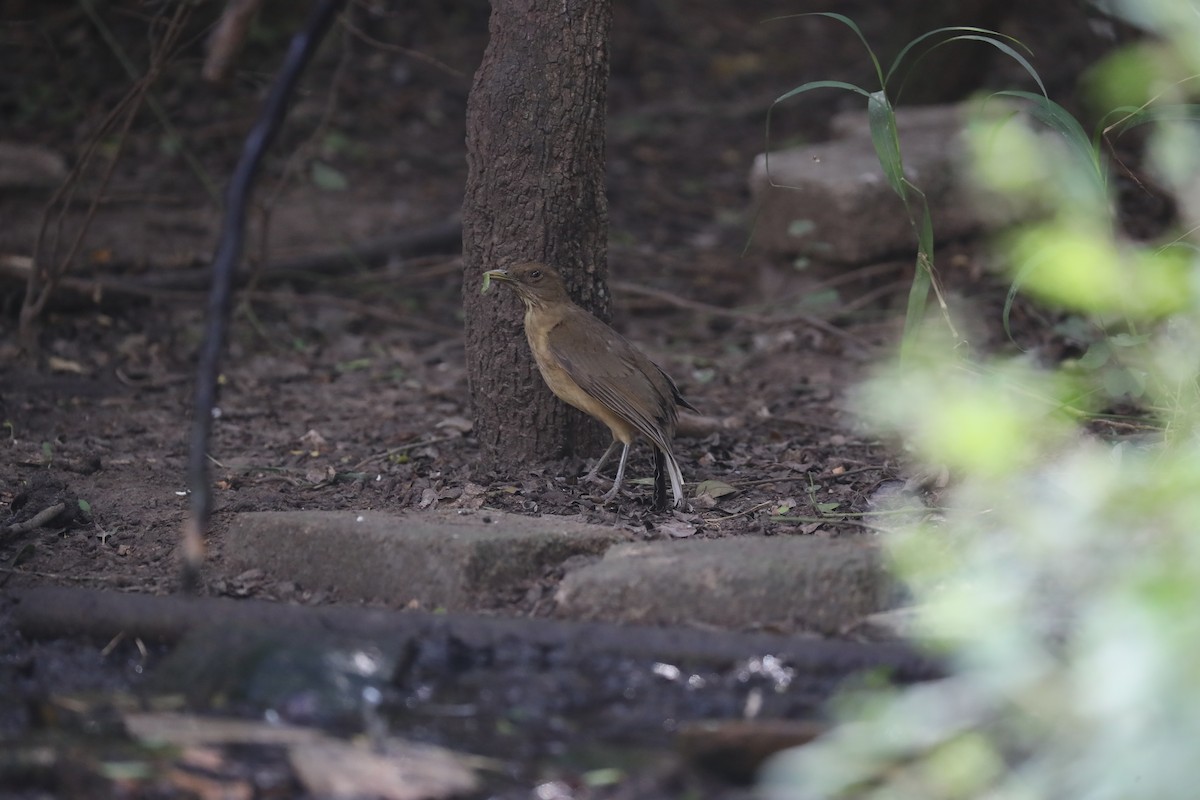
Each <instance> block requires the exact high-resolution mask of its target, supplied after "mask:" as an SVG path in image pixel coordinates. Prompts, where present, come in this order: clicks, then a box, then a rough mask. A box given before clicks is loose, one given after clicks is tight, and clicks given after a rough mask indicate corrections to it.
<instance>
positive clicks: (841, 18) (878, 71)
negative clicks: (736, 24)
mask: <svg viewBox="0 0 1200 800" xmlns="http://www.w3.org/2000/svg"><path fill="white" fill-rule="evenodd" d="M797 17H828V18H829V19H832V20H837V21H838V22H840V23H842V24H843V25H845V26H846V27H847V28H849V29H850V30H852V31H854V35H855V36H857V37H858V40H859V41H860V42H862V43H863V47H865V48H866V49H867V55H868V56H870V57H871V63H872V64H874V65H875V76H876V77H877V78H878V79H879V86H880V88H883V67H882V66H881V65H880V63H879V59H878V58H876V57H875V51H874V50H872V49H871V45H870V44H869V43H868V42H867V37H866V36H863V32H862V29H861V28H859V27H858V25H857V24H856V23H855V22H854V20H852V19H850V18H849V17H847V16H846V15H845V14H839V13H837V12H836V11H809V12H806V13H803V14H784V15H783V16H779V17H771V18H769V19H765V20H763V22H778V21H779V20H784V19H796V18H797Z"/></svg>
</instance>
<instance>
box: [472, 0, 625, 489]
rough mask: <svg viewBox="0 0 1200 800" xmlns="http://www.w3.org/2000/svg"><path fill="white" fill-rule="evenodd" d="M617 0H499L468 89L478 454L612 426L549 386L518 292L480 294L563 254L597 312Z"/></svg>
mask: <svg viewBox="0 0 1200 800" xmlns="http://www.w3.org/2000/svg"><path fill="white" fill-rule="evenodd" d="M610 17H611V6H610V0H493V2H492V13H491V21H490V23H489V32H490V40H489V42H488V46H487V50H486V51H485V53H484V56H483V62H482V64H481V65H480V67H479V71H478V72H477V73H476V74H475V82H474V85H473V86H472V88H471V95H470V98H469V100H468V102H467V166H468V175H467V186H466V196H465V199H464V202H463V262H464V265H463V306H464V312H465V318H466V350H467V376H468V381H469V383H470V389H471V399H472V403H473V406H474V415H475V435H476V437H477V439H478V441H479V443H480V446H481V451H482V452H481V456H482V458H481V461H482V466H483V467H484V468H485V469H487V468H490V469H497V470H499V471H501V472H508V473H512V472H515V471H517V470H518V469H519V468H520V467H521V466H522V465H528V464H531V463H544V462H546V461H549V460H553V459H558V458H561V457H563V456H566V455H572V454H575V453H579V454H582V455H588V454H592V453H594V454H595V455H599V453H600V451H601V449H602V448H603V446H604V444H605V443H606V441H607V435H606V434H605V432H604V431H603V430H602V428H601V426H599V424H598V423H595V422H594V421H592V420H591V419H589V418H588V417H586V416H585V415H583V414H581V413H580V412H578V411H576V410H575V409H573V408H570V407H568V406H567V405H566V404H564V403H562V402H560V401H559V400H558V399H557V398H555V397H554V396H553V395H552V394H551V393H550V390H549V389H547V388H546V386H545V384H544V383H543V381H542V379H541V375H539V374H538V371H537V367H536V366H535V365H534V362H533V357H532V355H531V354H530V352H529V346H528V344H527V343H526V341H525V335H524V331H523V327H522V324H523V316H524V315H523V310H522V308H521V304H520V303H519V302H518V301H517V299H516V297H515V296H513V294H512V293H511V292H506V291H504V290H503V287H496V288H497V289H498V291H497V290H494V291H492V292H490V293H488V294H487V295H481V294H480V287H481V284H482V274H483V272H484V271H485V270H488V269H496V268H500V267H504V266H508V265H511V264H515V263H519V262H521V261H542V262H545V263H550V264H553V265H555V266H556V267H557V268H558V269H559V270H560V272H561V273H562V274H563V277H564V279H565V280H566V284H567V289H568V291H569V292H570V294H571V296H572V297H573V298H574V299H575V301H576V302H577V303H579V304H580V305H582V306H584V307H585V308H587V309H588V310H590V311H592V312H593V313H594V314H596V315H597V316H598V317H600V318H601V319H605V320H607V319H608V317H609V313H610V309H611V302H610V295H609V293H608V288H607V286H606V282H605V281H606V277H607V272H608V264H607V239H608V203H607V200H606V197H605V173H604V124H605V107H606V95H607V89H608V28H609V21H610Z"/></svg>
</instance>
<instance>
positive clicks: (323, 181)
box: [312, 161, 350, 192]
mask: <svg viewBox="0 0 1200 800" xmlns="http://www.w3.org/2000/svg"><path fill="white" fill-rule="evenodd" d="M312 182H313V185H314V186H316V187H317V188H318V189H322V190H324V191H326V192H343V191H345V190H346V189H348V188H350V181H349V180H347V179H346V176H345V175H343V174H342V173H341V172H339V171H338V170H336V169H334V168H333V167H331V166H329V165H328V164H326V163H325V162H324V161H314V162H313V164H312Z"/></svg>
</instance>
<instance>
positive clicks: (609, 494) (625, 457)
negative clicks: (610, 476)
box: [604, 442, 629, 500]
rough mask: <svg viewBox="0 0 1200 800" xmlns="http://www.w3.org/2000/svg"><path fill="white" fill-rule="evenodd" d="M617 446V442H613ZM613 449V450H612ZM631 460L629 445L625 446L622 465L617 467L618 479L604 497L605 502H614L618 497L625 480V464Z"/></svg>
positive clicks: (622, 452)
mask: <svg viewBox="0 0 1200 800" xmlns="http://www.w3.org/2000/svg"><path fill="white" fill-rule="evenodd" d="M613 444H616V442H613ZM610 449H611V448H610ZM628 459H629V445H628V444H627V445H625V449H624V450H622V451H621V463H620V464H618V465H617V477H616V479H615V480H614V481H613V485H612V488H611V489H609V490H608V492H607V493H605V495H604V499H605V500H612V499H613V498H614V497H616V496H617V492H619V491H620V490H621V481H623V480H624V479H625V462H626V460H628Z"/></svg>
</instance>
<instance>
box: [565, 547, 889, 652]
mask: <svg viewBox="0 0 1200 800" xmlns="http://www.w3.org/2000/svg"><path fill="white" fill-rule="evenodd" d="M891 597H892V588H891V581H890V580H889V579H888V578H887V576H886V574H885V572H884V570H883V567H882V564H881V559H880V556H879V549H878V545H877V544H876V543H875V541H874V539H872V538H868V537H865V536H864V537H857V536H855V537H846V538H839V539H827V538H823V537H817V536H795V537H791V536H787V537H785V536H778V537H770V538H766V537H751V536H742V537H735V538H726V539H699V540H688V541H679V542H651V543H646V544H625V545H619V546H617V547H614V548H612V549H611V550H609V551H608V552H607V553H605V555H604V558H603V559H601V560H600V561H599V562H596V563H594V564H591V565H589V566H587V567H583V568H582V569H579V570H576V571H574V572H571V573H569V574H568V575H567V576H566V577H565V578H564V579H563V581H562V584H561V585H560V586H559V590H558V594H557V596H556V600H557V605H558V607H557V613H558V614H559V615H560V616H565V617H571V618H573V619H586V620H606V621H612V622H636V623H647V624H656V625H698V626H716V627H721V628H750V627H759V626H778V627H782V628H785V629H792V628H799V629H802V630H811V631H817V632H819V633H823V634H835V633H838V632H839V631H842V630H843V629H845V628H847V627H848V626H850V625H852V624H854V623H855V622H857V621H858V620H859V619H861V618H862V617H864V616H866V615H867V614H870V613H872V612H875V611H879V610H880V609H882V608H884V607H886V606H887V605H888V602H889V600H890V599H891Z"/></svg>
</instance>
